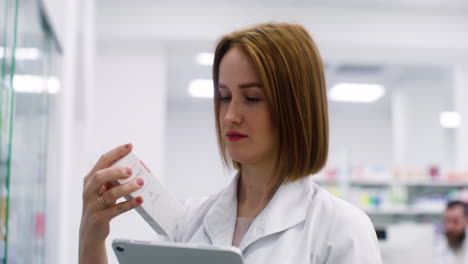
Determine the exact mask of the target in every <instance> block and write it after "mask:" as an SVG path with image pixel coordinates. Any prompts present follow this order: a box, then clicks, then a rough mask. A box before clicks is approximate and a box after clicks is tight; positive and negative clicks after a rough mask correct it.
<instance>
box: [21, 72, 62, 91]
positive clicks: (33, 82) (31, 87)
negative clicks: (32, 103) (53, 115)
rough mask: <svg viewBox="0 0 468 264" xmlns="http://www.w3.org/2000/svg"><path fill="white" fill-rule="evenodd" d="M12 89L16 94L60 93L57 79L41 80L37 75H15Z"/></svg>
mask: <svg viewBox="0 0 468 264" xmlns="http://www.w3.org/2000/svg"><path fill="white" fill-rule="evenodd" d="M13 88H14V89H15V92H17V93H37V94H39V93H44V92H46V93H50V94H55V93H58V92H59V91H60V81H59V79H58V78H57V77H49V78H43V77H41V76H37V75H15V76H14V78H13Z"/></svg>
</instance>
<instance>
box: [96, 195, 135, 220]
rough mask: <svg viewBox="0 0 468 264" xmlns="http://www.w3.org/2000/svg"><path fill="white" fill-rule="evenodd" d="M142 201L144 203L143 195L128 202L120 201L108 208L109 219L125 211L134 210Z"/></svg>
mask: <svg viewBox="0 0 468 264" xmlns="http://www.w3.org/2000/svg"><path fill="white" fill-rule="evenodd" d="M142 203H143V197H141V196H138V197H136V198H133V199H131V200H128V201H126V202H121V203H118V204H116V205H114V206H112V207H110V208H108V209H106V210H105V211H106V214H107V217H109V219H112V218H114V217H116V216H118V215H120V214H123V213H125V212H128V211H130V210H132V209H133V208H136V207H138V206H140V205H141V204H142Z"/></svg>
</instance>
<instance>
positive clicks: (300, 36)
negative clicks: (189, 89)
mask: <svg viewBox="0 0 468 264" xmlns="http://www.w3.org/2000/svg"><path fill="white" fill-rule="evenodd" d="M233 47H237V48H240V49H241V50H242V51H243V52H244V53H245V54H246V55H247V56H248V57H249V58H250V59H251V60H252V62H253V64H254V66H255V68H256V71H257V74H258V76H259V77H260V80H261V84H262V87H263V89H264V92H265V96H266V101H267V103H268V108H269V111H270V115H271V118H272V122H273V127H274V129H275V131H274V132H275V133H276V135H277V137H276V138H277V139H278V142H277V157H276V160H275V165H276V167H275V168H274V173H273V175H272V178H271V182H270V184H272V185H276V184H281V183H282V182H285V181H286V182H289V181H295V180H297V179H300V178H303V177H306V176H308V175H310V174H314V173H317V172H318V171H320V170H321V169H322V168H323V167H324V165H325V163H326V161H327V156H328V106H327V96H326V87H325V73H324V67H323V62H322V58H321V56H320V54H319V51H318V48H317V46H316V45H315V43H314V41H313V40H312V37H311V36H310V35H309V33H307V31H306V30H305V29H304V28H303V27H302V26H300V25H296V24H286V23H267V24H259V25H255V26H252V27H249V28H245V29H241V30H238V31H234V32H232V33H230V34H228V35H225V36H224V37H222V38H221V40H220V41H219V42H218V45H217V47H216V51H215V57H214V64H213V81H214V88H215V89H214V105H215V117H216V130H217V137H218V145H219V151H220V153H221V156H222V159H223V162H224V164H225V165H226V166H228V167H230V166H231V165H233V166H234V168H235V169H237V170H240V169H241V166H242V165H241V164H240V163H238V162H236V161H233V160H232V159H231V158H230V157H229V154H228V153H227V152H226V146H225V144H224V141H223V139H222V137H223V135H222V133H221V124H220V120H219V106H220V94H219V91H218V82H219V66H220V63H221V60H222V59H223V56H224V55H225V54H226V53H227V52H228V50H229V49H231V48H233Z"/></svg>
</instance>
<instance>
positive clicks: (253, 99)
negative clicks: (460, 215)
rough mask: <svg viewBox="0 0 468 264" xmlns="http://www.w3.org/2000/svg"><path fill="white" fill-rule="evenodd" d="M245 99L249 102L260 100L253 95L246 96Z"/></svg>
mask: <svg viewBox="0 0 468 264" xmlns="http://www.w3.org/2000/svg"><path fill="white" fill-rule="evenodd" d="M245 99H247V101H249V102H258V101H260V99H258V98H255V97H246V98H245Z"/></svg>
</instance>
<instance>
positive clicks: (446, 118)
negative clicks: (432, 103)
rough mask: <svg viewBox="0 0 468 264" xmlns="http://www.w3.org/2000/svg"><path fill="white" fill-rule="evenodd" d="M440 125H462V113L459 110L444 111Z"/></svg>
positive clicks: (445, 126)
mask: <svg viewBox="0 0 468 264" xmlns="http://www.w3.org/2000/svg"><path fill="white" fill-rule="evenodd" d="M440 125H441V126H442V127H444V128H457V127H459V126H460V125H461V115H460V114H459V113H458V112H442V113H440Z"/></svg>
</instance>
